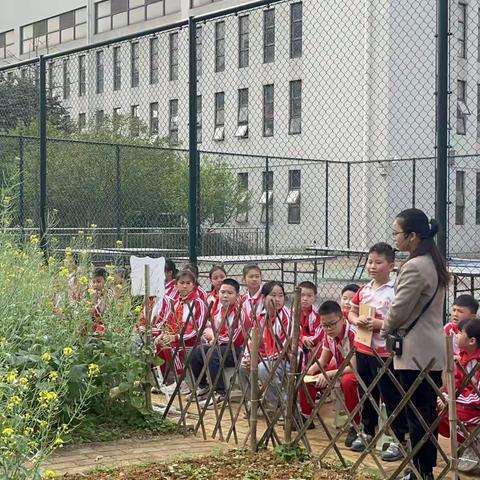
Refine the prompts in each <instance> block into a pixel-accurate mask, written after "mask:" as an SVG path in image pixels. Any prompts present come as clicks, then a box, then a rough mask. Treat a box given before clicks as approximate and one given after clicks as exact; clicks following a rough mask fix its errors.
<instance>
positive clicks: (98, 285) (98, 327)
mask: <svg viewBox="0 0 480 480" xmlns="http://www.w3.org/2000/svg"><path fill="white" fill-rule="evenodd" d="M107 276H108V272H107V270H106V269H105V268H103V267H96V268H95V269H94V270H93V272H92V278H91V282H90V286H91V288H92V290H93V294H92V308H91V311H90V316H91V317H92V329H93V332H94V333H93V334H94V335H95V336H101V335H103V334H104V333H105V324H104V323H103V322H102V321H101V317H102V315H103V314H104V313H105V310H106V306H107V304H106V283H107Z"/></svg>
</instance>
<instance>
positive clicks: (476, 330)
mask: <svg viewBox="0 0 480 480" xmlns="http://www.w3.org/2000/svg"><path fill="white" fill-rule="evenodd" d="M458 328H459V329H460V331H462V332H465V333H466V334H467V337H468V338H474V339H475V341H476V342H477V347H480V319H478V318H470V319H469V320H461V321H460V322H459V323H458Z"/></svg>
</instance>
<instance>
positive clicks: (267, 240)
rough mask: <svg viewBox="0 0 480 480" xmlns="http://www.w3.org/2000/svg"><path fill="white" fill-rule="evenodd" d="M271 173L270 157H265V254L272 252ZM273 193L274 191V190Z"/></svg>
mask: <svg viewBox="0 0 480 480" xmlns="http://www.w3.org/2000/svg"><path fill="white" fill-rule="evenodd" d="M268 174H269V161H268V157H265V185H264V188H265V255H269V254H270V218H269V217H270V202H269V193H270V185H269V182H268V176H269V175H268ZM272 195H273V191H272Z"/></svg>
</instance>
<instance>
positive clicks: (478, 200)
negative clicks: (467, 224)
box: [475, 172, 480, 225]
mask: <svg viewBox="0 0 480 480" xmlns="http://www.w3.org/2000/svg"><path fill="white" fill-rule="evenodd" d="M475 223H476V224H477V225H480V172H477V175H476V183H475Z"/></svg>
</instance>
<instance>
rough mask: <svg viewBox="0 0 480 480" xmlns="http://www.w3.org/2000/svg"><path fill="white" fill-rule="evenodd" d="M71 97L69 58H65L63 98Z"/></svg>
mask: <svg viewBox="0 0 480 480" xmlns="http://www.w3.org/2000/svg"><path fill="white" fill-rule="evenodd" d="M69 98H70V72H69V69H68V58H65V59H64V60H63V99H64V100H68V99H69Z"/></svg>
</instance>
